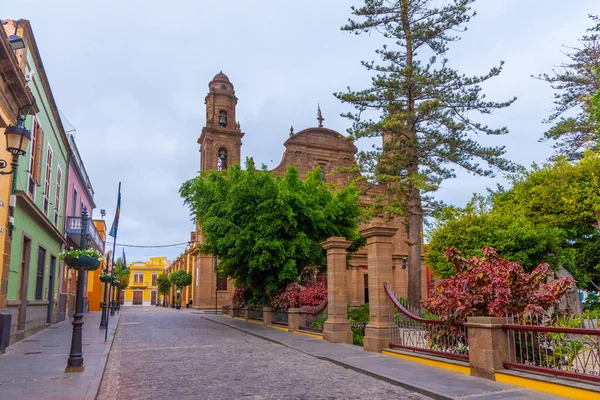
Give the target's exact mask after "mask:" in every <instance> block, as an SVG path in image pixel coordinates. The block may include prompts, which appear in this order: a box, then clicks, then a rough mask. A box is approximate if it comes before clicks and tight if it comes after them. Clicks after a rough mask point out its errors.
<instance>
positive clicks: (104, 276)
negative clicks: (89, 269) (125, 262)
mask: <svg viewBox="0 0 600 400" xmlns="http://www.w3.org/2000/svg"><path fill="white" fill-rule="evenodd" d="M110 281H111V276H110V274H101V275H100V282H102V283H108V282H110Z"/></svg>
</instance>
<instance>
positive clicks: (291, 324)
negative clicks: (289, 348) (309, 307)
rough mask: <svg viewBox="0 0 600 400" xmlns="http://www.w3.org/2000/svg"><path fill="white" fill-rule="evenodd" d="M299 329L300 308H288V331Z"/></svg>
mask: <svg viewBox="0 0 600 400" xmlns="http://www.w3.org/2000/svg"><path fill="white" fill-rule="evenodd" d="M298 329H300V309H299V308H288V331H289V332H294V331H297V330H298Z"/></svg>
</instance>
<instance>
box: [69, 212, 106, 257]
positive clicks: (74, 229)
mask: <svg viewBox="0 0 600 400" xmlns="http://www.w3.org/2000/svg"><path fill="white" fill-rule="evenodd" d="M65 231H66V232H67V237H69V238H70V239H71V240H72V241H73V242H74V243H76V244H77V245H79V243H80V242H81V217H67V226H66V229H65ZM87 241H88V244H90V245H92V246H93V247H95V248H96V250H98V251H99V252H100V253H101V254H104V241H103V240H102V238H101V237H100V234H99V233H98V229H96V226H95V225H94V223H93V222H92V220H91V219H88V221H87Z"/></svg>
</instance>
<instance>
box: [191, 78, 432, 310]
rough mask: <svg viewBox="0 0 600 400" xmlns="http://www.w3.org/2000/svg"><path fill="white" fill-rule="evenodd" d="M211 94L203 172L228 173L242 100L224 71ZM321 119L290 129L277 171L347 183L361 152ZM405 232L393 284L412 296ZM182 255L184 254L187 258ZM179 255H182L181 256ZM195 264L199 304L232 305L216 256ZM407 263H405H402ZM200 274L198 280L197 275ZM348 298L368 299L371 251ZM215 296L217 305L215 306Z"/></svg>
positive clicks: (394, 252) (353, 271) (349, 273)
mask: <svg viewBox="0 0 600 400" xmlns="http://www.w3.org/2000/svg"><path fill="white" fill-rule="evenodd" d="M208 86H209V93H208V95H207V96H206V98H205V104H206V126H205V127H204V128H203V129H202V133H201V135H200V138H199V139H198V143H199V144H200V170H201V171H208V170H212V169H217V170H220V169H225V168H227V167H228V166H231V165H233V164H236V163H239V162H240V160H241V146H242V142H241V139H242V137H243V136H244V133H243V132H242V131H241V130H240V124H239V123H238V122H236V120H235V115H236V110H235V108H236V105H237V101H238V99H237V97H236V96H235V90H234V86H233V85H232V84H231V82H230V80H229V78H228V77H227V76H226V75H224V74H223V73H222V72H220V73H219V74H217V75H216V76H215V77H214V78H213V80H212V81H211V82H210V83H209V85H208ZM321 122H322V121H320V123H319V126H318V127H315V128H308V129H304V130H301V131H299V132H298V133H294V131H293V129H292V130H290V134H289V137H288V139H287V140H286V141H285V143H284V146H285V152H284V154H283V157H282V158H281V162H280V163H279V165H278V166H277V167H276V168H275V169H274V172H277V173H278V174H281V175H283V174H284V173H285V171H286V169H287V167H288V166H289V165H296V167H297V168H298V171H299V173H300V176H301V177H302V178H304V177H305V176H306V174H307V173H308V172H309V171H312V170H314V169H315V168H317V167H320V168H321V170H322V171H323V178H324V179H325V180H328V181H329V180H331V181H333V182H335V183H336V184H338V185H344V184H346V183H347V180H348V178H349V177H348V175H347V174H345V173H339V172H338V170H339V168H349V167H353V166H354V165H355V158H354V157H355V154H356V153H357V151H358V149H357V148H356V146H355V145H354V143H353V142H352V141H349V140H347V139H346V138H345V137H344V136H343V135H341V134H340V133H338V132H336V131H333V130H331V129H327V128H324V127H323V126H322V124H321ZM380 191H381V188H374V189H372V190H370V191H369V196H363V197H362V198H361V202H362V203H363V205H365V206H366V205H368V203H369V202H370V201H371V198H372V196H373V195H377V194H380V193H379V192H380ZM391 225H394V226H400V223H399V221H392V223H391ZM194 239H197V240H192V243H191V244H192V247H195V244H196V243H201V242H202V236H201V235H200V234H199V233H198V235H197V237H195V238H194ZM406 240H407V236H406V232H405V230H404V229H398V230H397V232H396V233H395V235H394V236H393V237H392V238H391V263H392V264H391V275H390V279H391V282H390V284H391V285H392V287H393V288H394V289H395V290H396V292H397V293H398V294H399V295H400V296H403V297H406V294H407V275H408V274H407V269H406V268H403V265H406V264H407V263H406V261H405V260H406V259H407V258H408V246H407V244H406ZM188 251H189V250H186V253H184V254H187V252H188ZM182 256H183V254H182ZM182 256H180V257H182ZM195 258H196V259H195V266H194V268H192V270H191V272H192V275H194V283H193V285H194V287H195V288H194V306H195V307H199V308H215V306H216V307H221V305H225V304H229V303H230V301H231V296H232V294H233V287H232V285H231V284H230V282H227V285H224V284H223V285H221V286H220V287H221V288H222V289H223V290H216V287H217V283H216V275H215V273H214V259H213V257H212V256H211V255H201V254H197V255H196V256H195ZM403 260H404V261H403ZM196 275H197V277H196ZM427 276H428V274H427V269H426V267H423V273H422V293H423V296H424V297H425V296H426V294H427ZM346 282H347V284H346V286H347V290H346V293H347V294H346V296H347V300H348V303H350V304H352V305H354V306H358V305H360V304H363V303H365V302H368V301H369V296H370V295H369V291H370V290H371V289H369V287H370V286H371V284H370V283H369V263H368V260H367V251H366V248H363V249H361V250H359V251H358V252H356V253H355V254H353V256H352V257H351V259H350V262H349V265H348V268H347V269H346ZM215 294H217V302H216V304H215Z"/></svg>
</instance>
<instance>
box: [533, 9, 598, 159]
mask: <svg viewBox="0 0 600 400" xmlns="http://www.w3.org/2000/svg"><path fill="white" fill-rule="evenodd" d="M590 19H591V20H592V22H593V23H594V24H595V26H594V27H592V28H590V29H588V30H587V32H588V33H587V34H586V35H584V36H583V37H582V38H581V39H580V40H579V43H580V45H579V46H578V47H568V48H567V49H568V52H567V53H566V56H567V57H568V58H569V60H568V61H567V62H566V63H563V64H561V65H559V66H558V68H557V69H555V70H553V71H552V73H551V74H542V75H539V76H538V77H537V78H538V79H541V80H544V81H546V82H548V83H550V85H551V86H552V89H554V90H555V91H556V92H555V94H554V109H553V113H552V114H551V115H550V116H549V117H548V118H547V119H546V120H545V121H544V122H546V123H550V124H553V125H552V127H551V128H550V129H549V130H548V131H547V132H545V133H544V137H543V138H542V140H548V139H552V140H554V141H556V143H555V144H554V148H555V149H556V152H557V154H558V155H562V156H565V157H566V158H567V159H569V160H577V159H580V158H581V157H582V156H583V153H584V150H585V148H586V147H587V148H591V149H596V150H599V149H600V147H599V146H600V131H599V130H600V123H599V121H598V118H597V117H596V118H594V113H595V111H594V110H595V109H594V101H593V96H594V95H595V94H596V93H597V92H598V90H600V18H599V17H598V16H594V15H590ZM597 101H598V100H597ZM598 116H600V115H598Z"/></svg>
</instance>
